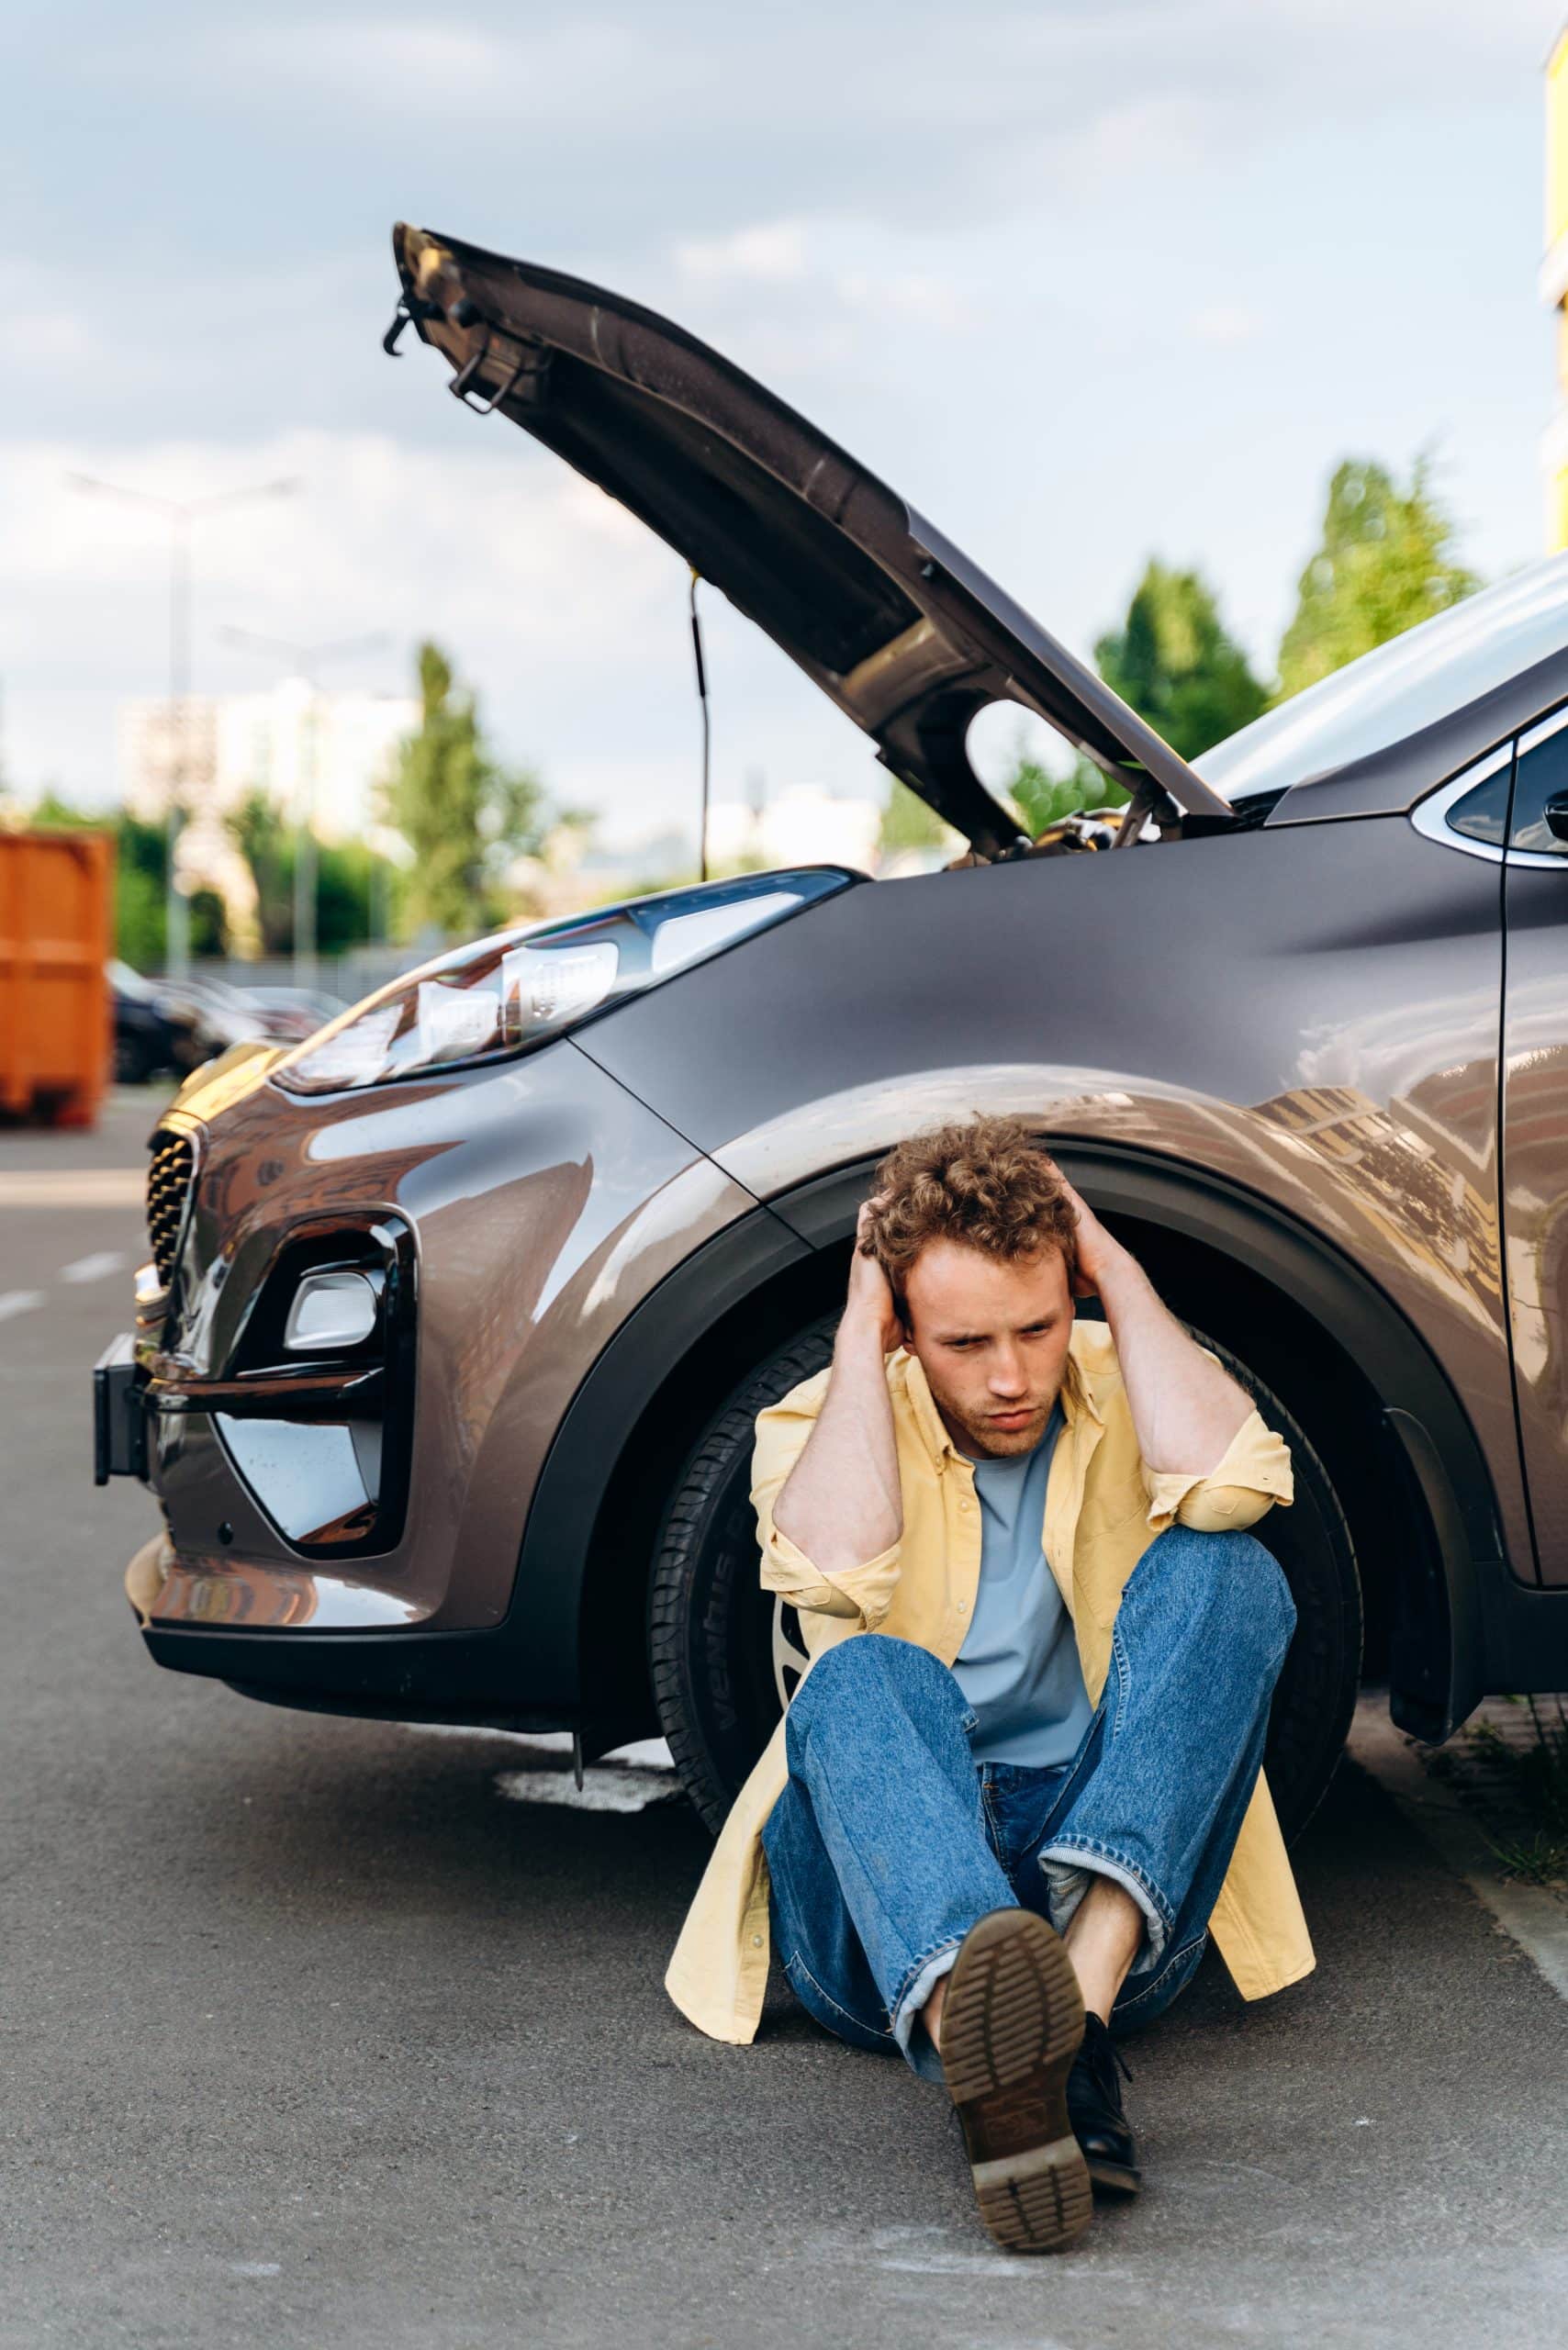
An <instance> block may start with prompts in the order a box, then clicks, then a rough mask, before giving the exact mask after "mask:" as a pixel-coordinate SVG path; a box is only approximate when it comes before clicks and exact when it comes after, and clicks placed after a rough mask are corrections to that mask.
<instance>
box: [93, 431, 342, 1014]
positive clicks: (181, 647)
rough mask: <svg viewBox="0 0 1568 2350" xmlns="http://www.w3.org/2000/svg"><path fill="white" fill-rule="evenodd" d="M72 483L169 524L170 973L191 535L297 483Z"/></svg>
mask: <svg viewBox="0 0 1568 2350" xmlns="http://www.w3.org/2000/svg"><path fill="white" fill-rule="evenodd" d="M70 478H71V480H72V482H73V485H74V486H75V487H76V488H78V489H85V490H91V491H92V492H93V493H94V495H95V496H96V497H100V498H121V499H123V500H125V502H126V503H127V504H129V505H132V506H151V507H152V508H153V509H155V510H156V511H157V512H158V513H160V514H162V517H163V519H164V520H165V521H166V522H167V523H168V525H169V845H168V849H167V853H166V856H165V858H164V866H163V906H164V932H165V937H164V949H163V955H164V963H165V966H166V968H167V969H168V972H169V976H170V977H171V979H185V978H186V977H188V975H189V972H190V963H191V951H190V909H189V907H188V906H187V904H186V902H185V895H184V892H183V891H182V890H179V889H178V888H177V887H176V885H175V878H174V866H175V857H176V854H177V851H178V848H179V840H180V828H181V826H182V824H183V823H184V822H185V785H186V772H185V755H186V750H187V747H188V746H187V744H186V719H187V708H186V705H187V703H188V701H189V699H190V690H191V602H192V566H191V539H192V533H193V530H194V526H195V525H196V522H198V521H199V520H201V519H202V518H203V517H204V516H205V515H208V514H216V513H218V511H219V509H221V508H223V507H226V506H240V505H243V504H244V503H245V502H246V501H247V500H248V499H251V498H286V497H288V496H289V495H291V493H292V492H293V491H295V490H297V488H298V487H299V484H298V481H297V479H295V478H294V477H293V476H290V477H289V478H288V479H287V480H284V481H266V482H258V483H256V484H255V485H254V486H253V487H250V488H246V489H227V490H220V491H219V492H218V495H217V496H216V497H214V498H160V497H158V496H156V495H155V493H154V492H153V491H151V490H148V489H128V488H125V487H122V485H121V484H119V483H118V482H112V481H99V480H98V479H97V477H96V476H95V475H93V474H73V475H72V476H70Z"/></svg>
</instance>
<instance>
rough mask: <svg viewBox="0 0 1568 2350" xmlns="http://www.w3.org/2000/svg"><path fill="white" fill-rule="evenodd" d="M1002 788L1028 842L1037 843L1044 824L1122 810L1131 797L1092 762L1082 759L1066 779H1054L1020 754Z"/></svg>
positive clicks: (1071, 769) (1061, 776) (1048, 770)
mask: <svg viewBox="0 0 1568 2350" xmlns="http://www.w3.org/2000/svg"><path fill="white" fill-rule="evenodd" d="M1002 790H1003V791H1004V792H1005V793H1006V795H1007V797H1008V798H1009V799H1010V800H1012V801H1013V804H1014V807H1015V808H1016V809H1017V811H1018V813H1019V816H1020V818H1021V819H1022V821H1023V824H1024V829H1025V832H1026V833H1027V834H1028V835H1029V837H1030V839H1031V840H1037V839H1038V837H1039V835H1040V834H1042V833H1043V832H1044V831H1045V829H1046V827H1047V824H1059V823H1060V822H1061V820H1062V818H1063V817H1064V816H1072V815H1076V814H1078V812H1079V811H1081V810H1082V809H1085V808H1121V807H1124V806H1125V805H1126V801H1127V800H1128V799H1129V798H1130V797H1131V794H1130V793H1129V792H1127V791H1126V790H1125V789H1123V787H1122V786H1121V785H1120V784H1119V783H1113V782H1112V780H1111V778H1110V777H1109V776H1108V775H1107V774H1106V773H1105V771H1104V769H1103V767H1096V766H1095V764H1094V762H1093V760H1092V759H1087V758H1084V757H1083V756H1082V755H1080V756H1079V757H1078V758H1076V759H1075V760H1074V761H1073V763H1072V767H1071V768H1070V771H1069V772H1068V773H1067V774H1066V775H1053V774H1052V773H1051V771H1050V769H1049V768H1048V767H1042V766H1041V764H1040V762H1039V760H1038V759H1032V758H1030V757H1029V756H1028V755H1027V754H1026V753H1025V751H1023V750H1020V752H1019V754H1018V761H1017V765H1016V766H1015V767H1014V770H1013V772H1012V774H1011V775H1010V776H1009V777H1008V778H1007V779H1006V781H1005V783H1004V784H1003V785H1002Z"/></svg>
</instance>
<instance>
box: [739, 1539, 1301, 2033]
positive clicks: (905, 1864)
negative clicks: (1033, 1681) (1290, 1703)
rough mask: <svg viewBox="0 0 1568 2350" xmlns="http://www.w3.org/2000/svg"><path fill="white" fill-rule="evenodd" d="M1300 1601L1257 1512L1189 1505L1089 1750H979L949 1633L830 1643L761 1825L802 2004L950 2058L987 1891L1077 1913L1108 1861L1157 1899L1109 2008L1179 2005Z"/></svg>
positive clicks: (1150, 1586) (1140, 1578) (1057, 1916)
mask: <svg viewBox="0 0 1568 2350" xmlns="http://www.w3.org/2000/svg"><path fill="white" fill-rule="evenodd" d="M1294 1628H1295V1608H1294V1604H1293V1602H1292V1599H1291V1595H1290V1589H1289V1586H1288V1585H1287V1583H1286V1582H1285V1579H1284V1576H1283V1575H1282V1573H1281V1572H1280V1569H1279V1566H1278V1565H1277V1563H1276V1562H1275V1561H1274V1559H1273V1558H1272V1556H1271V1553H1270V1552H1269V1551H1267V1550H1265V1549H1264V1548H1263V1545H1262V1544H1261V1543H1260V1542H1259V1541H1257V1540H1255V1539H1253V1537H1252V1536H1251V1535H1249V1534H1199V1533H1194V1532H1193V1531H1192V1530H1191V1528H1189V1527H1183V1526H1173V1527H1170V1528H1169V1529H1168V1530H1167V1531H1166V1532H1165V1533H1163V1534H1161V1535H1159V1537H1157V1539H1155V1540H1154V1541H1153V1542H1151V1543H1150V1544H1149V1547H1148V1550H1146V1551H1145V1552H1144V1554H1143V1557H1142V1558H1141V1559H1140V1560H1139V1561H1138V1563H1137V1567H1136V1568H1135V1569H1134V1571H1133V1572H1132V1574H1131V1575H1130V1576H1129V1577H1128V1579H1127V1583H1126V1588H1125V1589H1124V1591H1123V1593H1122V1599H1121V1605H1120V1607H1119V1608H1118V1610H1117V1613H1116V1619H1115V1623H1114V1628H1113V1631H1112V1639H1111V1664H1110V1670H1109V1672H1108V1673H1107V1675H1106V1681H1105V1687H1104V1690H1103V1694H1102V1695H1101V1699H1100V1703H1099V1706H1098V1707H1097V1708H1096V1709H1095V1713H1094V1718H1093V1719H1092V1722H1091V1723H1090V1726H1089V1729H1087V1731H1086V1732H1085V1734H1084V1738H1083V1742H1082V1744H1081V1746H1080V1748H1079V1750H1078V1752H1077V1754H1076V1755H1075V1756H1074V1757H1073V1759H1072V1761H1071V1762H1067V1763H1063V1764H1060V1765H1059V1766H1053V1767H1050V1768H1035V1767H1032V1766H1030V1765H1027V1764H1025V1763H1016V1762H1014V1763H1009V1762H976V1761H975V1759H974V1757H973V1755H972V1754H971V1752H970V1751H969V1732H970V1731H971V1730H972V1729H974V1727H975V1717H974V1714H973V1713H972V1712H971V1711H970V1709H969V1706H968V1705H967V1704H966V1702H965V1698H964V1694H963V1691H962V1690H961V1689H960V1688H959V1686H958V1682H957V1680H956V1679H955V1677H954V1675H953V1674H952V1673H950V1672H949V1671H948V1669H947V1667H946V1665H945V1664H943V1663H942V1662H941V1661H940V1660H939V1659H938V1658H936V1657H935V1656H933V1655H932V1654H931V1653H930V1651H928V1650H925V1649H921V1648H916V1647H914V1646H913V1645H912V1643H911V1642H909V1641H908V1640H899V1639H890V1638H889V1637H887V1636H886V1635H885V1634H883V1633H879V1632H863V1633H860V1634H857V1636H856V1637H855V1638H854V1639H847V1640H845V1641H843V1642H842V1643H841V1644H840V1645H839V1646H838V1647H836V1648H834V1649H830V1650H828V1651H827V1652H826V1654H825V1655H823V1656H822V1657H820V1658H819V1659H818V1660H817V1662H816V1663H815V1664H813V1666H812V1670H811V1672H810V1673H808V1674H807V1676H806V1678H805V1680H804V1681H803V1682H802V1683H801V1687H800V1689H799V1690H798V1691H797V1692H796V1695H795V1698H794V1701H793V1703H792V1704H791V1705H790V1710H789V1714H788V1716H787V1717H786V1721H785V1750H786V1754H787V1757H788V1761H789V1767H790V1777H789V1782H788V1784H787V1785H786V1786H785V1789H784V1792H783V1794H782V1795H781V1796H779V1798H778V1802H777V1804H775V1806H774V1807H773V1810H772V1812H771V1813H770V1815H769V1817H768V1820H767V1826H766V1828H765V1829H764V1830H763V1844H764V1849H765V1850H766V1852H767V1866H768V1873H769V1875H770V1876H771V1879H772V1922H773V1932H774V1940H775V1947H776V1948H777V1949H778V1953H779V1954H780V1956H781V1958H782V1960H783V1964H784V1971H785V1974H786V1975H787V1977H788V1979H789V1982H790V1987H791V1989H792V1990H793V1991H794V1993H795V1996H796V1997H797V1998H798V1999H799V2000H800V2001H801V2006H802V2007H804V2008H805V2009H808V2010H809V2012H810V2013H811V2014H812V2015H813V2016H814V2017H815V2018H816V2020H817V2021H818V2022H819V2023H821V2024H824V2025H825V2026H826V2027H827V2029H828V2030H829V2031H833V2032H836V2033H837V2035H838V2037H839V2038H840V2039H841V2040H846V2041H848V2042H851V2043H852V2045H854V2046H856V2047H859V2048H876V2049H882V2050H886V2051H896V2050H901V2049H902V2052H903V2053H904V2055H905V2056H906V2057H907V2058H908V2059H909V2062H910V2063H911V2065H913V2067H914V2069H915V2071H916V2072H918V2073H922V2074H924V2075H925V2076H927V2077H928V2078H934V2079H940V2078H941V2065H940V2061H939V2059H938V2057H937V2054H936V2051H935V2048H934V2046H933V2045H932V2042H931V2039H930V2036H929V2034H928V2033H927V2032H926V2031H925V2029H924V2025H923V2024H919V2023H918V2017H919V2011H920V2009H921V2008H922V2007H923V2006H924V2002H925V1999H926V1997H927V1996H928V1994H929V1993H930V1991H931V1988H932V1986H933V1985H934V1984H935V1982H936V1980H937V1978H938V1977H939V1976H940V1975H943V1974H944V1973H946V1970H947V1969H948V1968H949V1967H950V1966H951V1965H952V1964H953V1961H954V1958H955V1957H956V1955H957V1953H958V1944H959V1942H961V1941H962V1940H963V1938H964V1936H965V1934H966V1933H967V1932H968V1931H969V1928H970V1927H971V1926H972V1925H973V1924H974V1923H975V1921H976V1919H979V1918H983V1917H984V1916H985V1915H986V1913H987V1911H988V1910H991V1909H1002V1908H1010V1907H1013V1906H1015V1905H1021V1906H1023V1907H1025V1908H1031V1909H1036V1910H1037V1911H1038V1912H1039V1913H1040V1915H1041V1916H1042V1917H1045V1918H1047V1919H1049V1920H1050V1922H1051V1923H1052V1924H1053V1925H1054V1926H1056V1927H1057V1928H1058V1930H1062V1929H1064V1928H1065V1927H1066V1925H1067V1923H1068V1921H1069V1919H1070V1917H1071V1915H1072V1912H1073V1910H1074V1908H1076V1907H1077V1904H1078V1902H1079V1900H1080V1899H1081V1897H1082V1895H1083V1894H1084V1892H1085V1891H1086V1890H1087V1889H1088V1886H1089V1884H1090V1882H1091V1880H1092V1876H1093V1875H1095V1874H1099V1875H1103V1876H1109V1877H1112V1878H1114V1880H1115V1881H1116V1882H1117V1883H1118V1884H1120V1885H1121V1886H1124V1887H1125V1889H1126V1891H1127V1892H1128V1893H1129V1894H1131V1896H1132V1897H1133V1899H1134V1900H1135V1901H1136V1902H1137V1905H1138V1908H1140V1909H1141V1910H1142V1912H1143V1916H1144V1924H1145V1932H1144V1940H1143V1945H1142V1948H1141V1949H1140V1951H1139V1953H1138V1955H1137V1959H1136V1961H1135V1962H1134V1964H1133V1967H1132V1970H1131V1972H1130V1973H1129V1975H1128V1976H1127V1978H1126V1983H1125V1984H1124V1985H1123V1986H1122V1990H1121V1994H1120V1996H1119V1997H1118V1998H1117V2000H1116V2003H1115V2008H1114V2013H1113V2017H1112V2021H1113V2023H1114V2027H1115V2028H1116V2029H1117V2030H1118V2031H1120V2030H1123V2029H1126V2028H1129V2027H1132V2026H1135V2025H1137V2024H1140V2023H1144V2022H1147V2021H1148V2020H1149V2019H1150V2018H1151V2017H1153V2016H1156V2015H1158V2014H1159V2011H1160V2009H1162V2008H1165V2007H1168V2006H1169V2005H1170V2001H1171V2000H1172V1999H1173V1998H1174V1997H1176V1995H1177V1993H1178V1992H1179V1991H1180V1990H1181V1989H1182V1987H1183V1986H1184V1985H1185V1984H1186V1982H1187V1981H1188V1979H1189V1977H1190V1976H1191V1975H1192V1974H1193V1970H1194V1969H1195V1968H1196V1966H1197V1964H1198V1961H1199V1960H1200V1958H1201V1957H1202V1956H1203V1953H1204V1943H1205V1942H1206V1941H1207V1939H1208V1920H1209V1913H1210V1911H1211V1910H1212V1909H1213V1908H1214V1905H1215V1900H1216V1898H1217V1897H1218V1894H1219V1889H1220V1886H1222V1885H1223V1883H1224V1881H1225V1874H1226V1869H1227V1868H1228V1867H1229V1865H1230V1856H1231V1852H1232V1850H1233V1849H1234V1847H1235V1843H1236V1839H1237V1835H1238V1831H1239V1830H1240V1827H1241V1821H1242V1818H1243V1815H1244V1814H1245V1812H1246V1809H1247V1806H1248V1804H1249V1801H1250V1799H1251V1796H1252V1789H1253V1785H1254V1784H1255V1782H1256V1780H1257V1776H1258V1771H1259V1766H1260V1762H1261V1761H1262V1755H1263V1739H1264V1733H1265V1731H1266V1730H1267V1728H1268V1721H1269V1701H1270V1698H1271V1695H1272V1693H1273V1687H1274V1683H1275V1681H1276V1680H1277V1679H1278V1677H1279V1671H1280V1667H1281V1665H1282V1662H1284V1655H1285V1651H1286V1649H1287V1648H1288V1647H1289V1645H1290V1639H1291V1634H1292V1632H1293V1631H1294Z"/></svg>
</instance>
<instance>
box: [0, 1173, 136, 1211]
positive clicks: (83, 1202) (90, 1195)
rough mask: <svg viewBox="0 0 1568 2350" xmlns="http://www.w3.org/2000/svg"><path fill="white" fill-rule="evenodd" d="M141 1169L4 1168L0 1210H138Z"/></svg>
mask: <svg viewBox="0 0 1568 2350" xmlns="http://www.w3.org/2000/svg"><path fill="white" fill-rule="evenodd" d="M146 1193H147V1170H146V1169H145V1168H144V1167H61V1168H55V1169H49V1168H45V1167H39V1168H19V1167H8V1168H6V1169H4V1170H0V1208H139V1207H140V1205H141V1203H142V1201H143V1200H144V1198H145V1197H146Z"/></svg>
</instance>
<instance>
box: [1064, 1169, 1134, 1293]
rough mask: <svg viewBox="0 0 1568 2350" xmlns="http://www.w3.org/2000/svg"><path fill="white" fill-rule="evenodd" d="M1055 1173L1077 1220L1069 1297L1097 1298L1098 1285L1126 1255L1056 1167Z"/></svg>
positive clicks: (1123, 1260) (1124, 1259)
mask: <svg viewBox="0 0 1568 2350" xmlns="http://www.w3.org/2000/svg"><path fill="white" fill-rule="evenodd" d="M1057 1173H1058V1176H1060V1177H1061V1187H1062V1190H1063V1191H1064V1192H1066V1193H1067V1196H1068V1199H1069V1201H1070V1203H1071V1206H1072V1212H1073V1214H1074V1215H1075V1216H1076V1217H1077V1219H1078V1231H1077V1235H1076V1239H1077V1248H1076V1255H1077V1259H1078V1263H1077V1270H1076V1271H1075V1273H1074V1275H1073V1282H1072V1293H1073V1295H1074V1297H1098V1296H1099V1294H1100V1284H1101V1282H1102V1281H1103V1280H1104V1279H1105V1278H1106V1276H1107V1275H1108V1274H1110V1273H1111V1272H1113V1271H1114V1269H1115V1268H1116V1267H1117V1266H1118V1265H1120V1264H1122V1263H1124V1262H1125V1261H1126V1253H1127V1252H1126V1249H1125V1248H1123V1247H1122V1244H1121V1242H1120V1241H1119V1240H1113V1238H1112V1237H1111V1235H1110V1234H1109V1233H1108V1232H1107V1231H1106V1229H1105V1227H1104V1225H1103V1224H1102V1223H1101V1221H1100V1219H1099V1217H1098V1216H1097V1215H1096V1214H1095V1213H1094V1211H1093V1209H1092V1207H1091V1206H1090V1204H1089V1203H1088V1201H1087V1200H1085V1199H1083V1198H1082V1197H1081V1195H1080V1193H1079V1192H1075V1191H1074V1190H1073V1187H1072V1185H1071V1184H1070V1182H1069V1181H1068V1180H1067V1177H1066V1176H1065V1175H1062V1173H1061V1169H1060V1168H1059V1167H1058V1169H1057Z"/></svg>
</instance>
